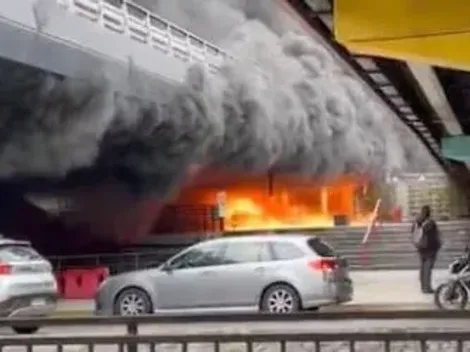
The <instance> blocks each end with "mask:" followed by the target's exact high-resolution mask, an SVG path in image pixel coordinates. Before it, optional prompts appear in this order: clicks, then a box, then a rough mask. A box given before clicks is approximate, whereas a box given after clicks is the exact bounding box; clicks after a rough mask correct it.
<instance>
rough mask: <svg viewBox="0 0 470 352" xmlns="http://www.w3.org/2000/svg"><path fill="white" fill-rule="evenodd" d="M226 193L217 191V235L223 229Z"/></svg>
mask: <svg viewBox="0 0 470 352" xmlns="http://www.w3.org/2000/svg"><path fill="white" fill-rule="evenodd" d="M226 199H227V195H226V193H225V192H217V220H218V221H217V222H218V224H217V227H218V229H217V230H218V232H219V235H221V234H222V233H223V232H224V231H225V203H226Z"/></svg>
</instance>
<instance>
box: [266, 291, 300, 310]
mask: <svg viewBox="0 0 470 352" xmlns="http://www.w3.org/2000/svg"><path fill="white" fill-rule="evenodd" d="M299 309H300V298H299V295H298V294H297V292H296V291H295V290H294V289H293V288H292V287H290V286H288V285H284V284H279V285H273V286H271V287H269V288H268V289H267V290H266V292H265V293H264V295H263V298H262V302H261V310H262V311H263V312H268V313H273V314H289V313H294V312H297V311H298V310H299Z"/></svg>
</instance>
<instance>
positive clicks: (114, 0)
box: [104, 0, 124, 8]
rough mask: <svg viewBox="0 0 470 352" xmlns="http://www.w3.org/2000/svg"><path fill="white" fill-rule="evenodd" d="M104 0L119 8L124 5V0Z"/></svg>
mask: <svg viewBox="0 0 470 352" xmlns="http://www.w3.org/2000/svg"><path fill="white" fill-rule="evenodd" d="M104 2H106V3H108V4H110V5H112V6H115V7H117V8H121V7H122V4H123V3H124V0H104Z"/></svg>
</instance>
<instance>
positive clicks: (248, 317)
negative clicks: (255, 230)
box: [0, 310, 470, 327]
mask: <svg viewBox="0 0 470 352" xmlns="http://www.w3.org/2000/svg"><path fill="white" fill-rule="evenodd" d="M431 319H432V320H459V319H470V312H469V311H443V310H399V311H396V310H393V311H392V310H382V311H334V312H322V313H311V312H301V313H294V314H285V315H284V314H260V313H241V314H239V313H236V314H233V313H230V314H226V313H224V314H222V313H220V314H202V315H179V314H178V315H177V314H158V315H146V316H132V317H123V316H94V317H75V318H67V317H64V318H61V317H53V318H8V319H0V327H9V326H19V327H22V326H31V325H37V326H65V325H68V326H71V325H75V326H85V325H127V326H134V327H135V326H138V325H149V324H186V323H247V322H257V323H258V322H259V323H261V322H283V323H289V322H302V321H303V322H308V321H312V322H313V321H344V320H431Z"/></svg>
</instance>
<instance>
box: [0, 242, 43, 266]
mask: <svg viewBox="0 0 470 352" xmlns="http://www.w3.org/2000/svg"><path fill="white" fill-rule="evenodd" d="M41 259H42V257H41V256H40V255H39V254H38V252H36V251H35V250H34V249H33V248H31V247H29V246H22V245H10V246H4V247H0V260H1V261H3V262H17V261H27V260H41Z"/></svg>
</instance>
